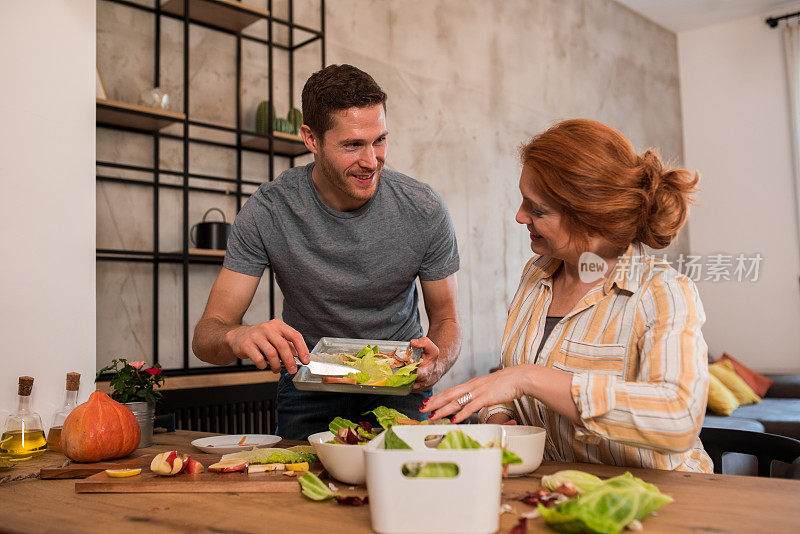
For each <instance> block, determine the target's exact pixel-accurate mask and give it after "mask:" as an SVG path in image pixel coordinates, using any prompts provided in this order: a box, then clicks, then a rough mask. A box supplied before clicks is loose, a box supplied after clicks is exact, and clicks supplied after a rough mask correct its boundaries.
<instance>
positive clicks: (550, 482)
mask: <svg viewBox="0 0 800 534" xmlns="http://www.w3.org/2000/svg"><path fill="white" fill-rule="evenodd" d="M565 482H571V483H572V485H573V486H575V489H577V490H578V492H579V493H586V492H587V491H590V490H593V489H594V488H596V487H598V486H601V485H602V484H603V481H602V480H600V479H599V478H598V477H596V476H594V475H593V474H591V473H585V472H583V471H577V470H575V469H567V470H564V471H558V472H556V473H553V474H552V475H545V476H543V477H542V487H543V488H546V489H549V490H550V491H555V490H556V488H557V487H559V486H561V485H562V484H564V483H565Z"/></svg>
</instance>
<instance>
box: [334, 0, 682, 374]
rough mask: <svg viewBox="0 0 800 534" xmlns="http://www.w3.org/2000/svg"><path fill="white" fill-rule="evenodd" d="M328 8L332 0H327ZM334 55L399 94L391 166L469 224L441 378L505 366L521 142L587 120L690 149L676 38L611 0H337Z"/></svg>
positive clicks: (523, 256) (678, 150) (519, 261)
mask: <svg viewBox="0 0 800 534" xmlns="http://www.w3.org/2000/svg"><path fill="white" fill-rule="evenodd" d="M330 5H331V6H332V5H333V4H330ZM335 6H336V9H332V8H331V9H329V11H328V19H327V21H326V24H327V31H328V35H329V41H328V61H329V62H330V63H342V62H345V63H352V64H354V65H357V66H359V67H360V68H363V69H364V70H366V71H367V72H369V73H371V74H372V75H373V76H374V77H375V78H376V79H377V80H378V82H379V83H381V84H382V86H383V87H384V88H385V89H386V90H387V92H388V94H389V103H388V115H387V117H388V124H389V130H390V150H389V160H388V161H389V164H390V165H391V166H392V167H394V168H396V169H398V170H401V171H403V172H405V173H407V174H410V175H411V176H414V177H416V178H418V179H421V180H424V181H426V182H428V183H430V184H432V185H433V187H434V188H435V189H437V190H438V191H439V192H440V193H441V194H442V195H443V197H444V199H445V200H446V201H447V203H448V206H449V208H450V211H451V213H452V215H453V220H454V222H455V225H456V231H457V233H458V239H459V246H460V250H461V259H462V268H461V272H460V273H459V284H460V295H459V298H460V302H459V304H460V310H461V317H462V319H463V323H464V348H463V350H462V354H461V357H460V359H459V361H458V363H457V364H456V367H455V368H454V369H453V371H452V372H451V373H450V374H449V375H448V376H447V377H446V379H445V381H444V384H447V385H450V384H454V383H457V382H461V381H463V380H464V379H467V378H469V377H471V376H474V375H475V374H481V373H484V372H486V371H487V370H488V369H489V368H490V367H493V366H495V365H496V364H497V362H498V359H499V348H498V347H499V342H500V337H501V335H502V330H503V327H504V326H505V317H506V308H507V305H508V303H509V301H510V300H511V297H512V296H513V294H514V292H515V291H516V288H517V284H518V282H519V276H520V274H521V269H522V266H523V265H524V263H525V261H527V259H528V258H529V257H530V254H531V252H530V248H529V243H530V240H529V238H528V235H527V232H526V231H525V229H524V228H523V227H521V226H520V225H518V224H517V223H516V222H515V221H514V215H515V213H516V210H517V208H518V206H519V200H520V198H519V191H518V189H517V182H518V179H519V170H520V168H519V165H518V163H517V158H516V149H517V147H518V146H519V145H520V143H522V142H523V141H524V140H526V138H528V137H530V136H531V135H533V134H534V133H537V132H539V131H541V130H543V129H545V128H546V127H547V126H549V125H551V124H552V123H554V122H556V121H558V120H561V119H567V118H574V117H586V118H592V119H596V120H599V121H602V122H605V123H607V124H609V125H611V126H613V127H615V128H617V129H619V130H620V131H622V132H623V133H624V134H625V135H627V136H628V137H629V138H630V139H631V140H632V141H633V143H634V144H635V145H636V146H637V148H640V149H643V148H646V147H648V146H656V147H659V148H660V149H661V152H662V154H664V156H666V157H667V158H670V159H678V160H680V159H681V158H682V156H683V154H682V141H681V136H682V131H681V113H680V98H679V93H678V71H677V69H678V67H677V51H676V41H675V35H674V34H672V33H670V32H668V31H666V30H664V29H662V28H660V27H658V26H656V25H655V24H653V23H651V22H649V21H647V20H646V19H644V18H642V17H640V16H638V15H636V14H634V13H633V12H631V11H629V10H627V9H626V8H624V7H621V6H619V5H618V4H616V3H614V2H611V1H605V0H603V1H596V0H589V1H579V0H568V1H563V0H558V1H535V2H532V1H529V0H511V1H502V2H500V1H492V2H485V1H480V0H466V1H461V2H453V1H438V2H430V1H425V0H410V1H404V2H375V1H369V0H340V1H337V2H336V3H335Z"/></svg>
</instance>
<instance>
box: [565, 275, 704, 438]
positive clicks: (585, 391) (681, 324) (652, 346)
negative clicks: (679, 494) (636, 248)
mask: <svg viewBox="0 0 800 534" xmlns="http://www.w3.org/2000/svg"><path fill="white" fill-rule="evenodd" d="M639 311H640V312H641V316H642V318H643V323H642V326H641V328H640V329H638V331H636V330H635V331H634V335H635V336H638V339H632V340H631V343H632V344H633V343H637V344H638V349H639V372H638V375H637V376H636V377H635V381H624V380H622V379H621V378H617V377H615V376H609V375H604V374H600V373H592V372H588V373H576V374H574V375H573V379H572V387H571V393H572V397H573V400H574V401H575V404H576V406H577V407H578V411H579V412H580V415H581V423H582V426H583V428H577V429H576V435H577V436H581V435H585V434H586V433H588V434H594V435H596V436H601V437H604V438H607V439H609V440H612V441H617V442H621V443H624V444H629V445H633V446H635V447H644V448H648V449H654V450H656V451H661V452H683V451H686V450H688V449H689V448H691V447H692V445H693V444H694V443H695V441H696V439H697V435H698V432H699V430H700V425H701V424H702V421H703V414H704V412H705V408H706V406H705V402H706V391H707V389H708V364H707V360H706V358H707V351H708V349H707V346H706V343H705V340H704V339H703V334H702V333H701V331H700V328H701V326H702V325H703V323H704V322H705V313H704V311H703V306H702V303H701V302H700V298H699V296H698V293H697V289H696V287H695V286H694V284H693V283H692V281H691V280H690V279H689V278H687V277H686V276H683V275H679V274H677V273H676V272H675V271H664V272H662V273H659V274H658V275H656V276H654V277H653V278H652V279H650V280H649V281H648V283H647V287H645V288H643V292H642V298H641V300H640V302H639Z"/></svg>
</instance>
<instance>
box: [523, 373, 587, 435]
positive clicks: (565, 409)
mask: <svg viewBox="0 0 800 534" xmlns="http://www.w3.org/2000/svg"><path fill="white" fill-rule="evenodd" d="M516 369H519V371H520V372H521V373H522V374H523V376H524V381H523V386H522V389H523V391H524V392H525V394H526V395H528V396H530V397H535V398H536V399H538V400H539V401H541V402H543V403H544V404H546V405H547V406H548V407H549V408H550V409H551V410H553V411H555V412H557V413H559V414H561V415H563V416H564V417H566V418H568V419H569V420H570V421H572V422H573V423H579V422H580V420H581V418H580V413H579V412H578V407H577V406H575V401H574V400H573V398H572V392H571V388H572V373H567V372H566V371H560V370H558V369H550V368H548V367H542V366H541V365H534V364H524V365H518V366H516Z"/></svg>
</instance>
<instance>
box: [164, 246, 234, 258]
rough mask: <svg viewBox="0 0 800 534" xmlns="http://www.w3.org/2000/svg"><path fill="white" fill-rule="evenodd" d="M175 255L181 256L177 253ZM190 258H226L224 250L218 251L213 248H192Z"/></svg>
mask: <svg viewBox="0 0 800 534" xmlns="http://www.w3.org/2000/svg"><path fill="white" fill-rule="evenodd" d="M175 254H180V252H176V253H175ZM189 255H190V256H220V257H223V256H225V251H224V250H217V249H213V248H190V249H189Z"/></svg>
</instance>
